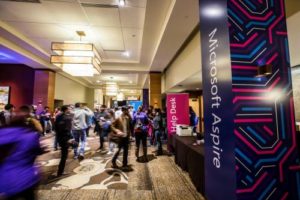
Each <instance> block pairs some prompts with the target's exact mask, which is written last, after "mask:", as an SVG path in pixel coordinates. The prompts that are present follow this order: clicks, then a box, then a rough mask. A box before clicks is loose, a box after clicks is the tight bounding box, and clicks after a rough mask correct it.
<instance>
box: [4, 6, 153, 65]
mask: <svg viewBox="0 0 300 200" xmlns="http://www.w3.org/2000/svg"><path fill="white" fill-rule="evenodd" d="M146 2H147V1H146V0H127V1H126V6H124V7H118V6H117V5H118V1H116V0H94V1H93V2H91V1H90V0H81V1H76V0H70V1H57V0H41V3H24V2H9V1H0V19H1V20H3V21H4V22H6V23H8V24H9V25H11V26H12V27H14V28H16V29H17V30H18V31H20V32H22V33H23V34H24V35H25V36H27V37H28V38H29V39H31V40H33V41H34V42H36V43H37V44H38V45H40V46H41V47H42V48H44V49H45V50H46V51H47V52H48V53H51V51H50V44H51V42H53V41H70V40H79V37H78V36H77V35H76V31H78V30H82V31H85V33H86V35H87V36H86V37H84V38H83V40H87V41H89V42H92V43H94V44H95V45H96V47H97V49H98V50H99V51H100V53H101V56H102V57H103V61H104V62H106V61H109V62H128V61H133V62H138V61H139V58H140V49H141V45H142V37H143V27H144V18H145V11H146V8H145V6H146ZM84 3H86V4H87V3H88V4H87V5H88V6H84V5H83V4H84ZM100 5H112V6H114V7H109V8H103V6H101V7H97V6H100ZM124 51H128V52H130V58H128V57H126V56H124V55H123V52H124Z"/></svg>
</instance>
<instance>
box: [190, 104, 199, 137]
mask: <svg viewBox="0 0 300 200" xmlns="http://www.w3.org/2000/svg"><path fill="white" fill-rule="evenodd" d="M189 116H190V126H191V127H192V128H193V132H196V129H197V119H198V118H197V116H196V113H195V111H194V110H193V108H192V106H190V107H189Z"/></svg>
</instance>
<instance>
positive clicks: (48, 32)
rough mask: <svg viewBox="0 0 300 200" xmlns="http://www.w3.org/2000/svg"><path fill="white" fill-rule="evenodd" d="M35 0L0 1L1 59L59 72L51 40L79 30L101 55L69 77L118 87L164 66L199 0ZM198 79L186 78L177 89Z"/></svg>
mask: <svg viewBox="0 0 300 200" xmlns="http://www.w3.org/2000/svg"><path fill="white" fill-rule="evenodd" d="M40 1H41V3H24V2H13V1H11V2H10V1H2V0H1V1H0V25H1V26H0V42H1V43H0V63H10V62H12V63H16V62H20V63H24V64H27V65H29V66H31V67H35V68H36V67H39V68H51V69H56V70H58V71H59V69H57V68H55V67H54V66H53V65H51V64H50V63H49V56H50V54H51V51H50V45H51V42H52V41H67V40H78V39H79V37H78V36H77V35H76V33H75V32H76V31H77V30H82V31H84V32H85V33H86V35H87V36H86V37H85V38H84V40H88V41H90V42H92V43H94V44H95V45H96V47H97V49H98V51H99V52H100V54H101V56H102V57H103V61H104V62H103V63H102V74H101V75H100V76H96V77H93V78H73V79H74V80H77V81H78V82H80V83H82V84H84V85H86V86H89V87H95V88H97V87H100V86H101V83H104V82H105V81H109V79H110V77H114V81H115V82H118V84H119V85H120V86H121V87H122V88H123V89H128V90H133V89H142V88H143V87H144V86H146V87H147V83H148V82H147V80H148V79H147V73H148V72H149V71H163V70H164V69H165V68H166V67H167V65H168V64H169V63H170V61H171V60H172V59H173V58H174V56H175V54H176V52H177V51H178V50H179V49H180V47H181V46H182V44H183V43H184V42H185V40H186V39H187V38H188V36H189V35H190V33H191V32H192V31H193V30H194V29H195V27H196V26H197V25H198V23H199V17H198V16H199V14H198V0H125V2H126V5H125V6H124V7H118V6H117V5H118V2H119V1H118V0H40ZM294 1H295V0H286V4H287V13H288V15H292V14H293V13H295V12H296V11H289V10H290V8H289V7H296V6H295V5H294V4H295V3H292V2H294ZM103 5H106V6H108V7H109V8H103ZM109 5H110V6H109ZM294 10H295V9H294ZM298 10H300V9H298ZM124 51H128V52H129V53H130V56H128V57H127V56H126V55H124V54H123V53H124ZM5 55H13V56H12V57H11V58H8V57H7V56H5ZM14 55H16V56H15V57H14ZM195 77H196V75H195ZM197 77H201V76H199V75H198V74H197ZM97 80H99V81H101V83H98V82H97ZM130 81H132V83H131V82H130ZM200 82H201V80H196V78H191V79H189V80H186V82H183V83H182V84H185V85H186V86H187V88H181V89H195V88H196V87H195V86H196V85H199V83H200Z"/></svg>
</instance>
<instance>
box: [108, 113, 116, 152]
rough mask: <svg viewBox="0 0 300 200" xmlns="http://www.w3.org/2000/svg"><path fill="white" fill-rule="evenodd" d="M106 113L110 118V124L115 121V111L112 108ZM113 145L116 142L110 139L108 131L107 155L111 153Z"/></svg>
mask: <svg viewBox="0 0 300 200" xmlns="http://www.w3.org/2000/svg"><path fill="white" fill-rule="evenodd" d="M107 114H108V116H109V118H110V119H109V120H110V123H111V124H112V123H113V122H114V121H115V113H114V111H113V110H112V109H110V110H109V111H108V113H107ZM110 132H111V127H110ZM115 147H116V144H115V143H114V142H113V141H111V139H110V138H109V133H108V152H107V154H108V155H110V154H113V153H114V149H115Z"/></svg>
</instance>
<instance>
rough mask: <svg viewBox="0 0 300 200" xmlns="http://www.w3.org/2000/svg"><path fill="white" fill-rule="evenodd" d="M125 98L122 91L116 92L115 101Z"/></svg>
mask: <svg viewBox="0 0 300 200" xmlns="http://www.w3.org/2000/svg"><path fill="white" fill-rule="evenodd" d="M124 99H125V95H124V93H122V92H119V93H118V94H117V101H123V100H124Z"/></svg>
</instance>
